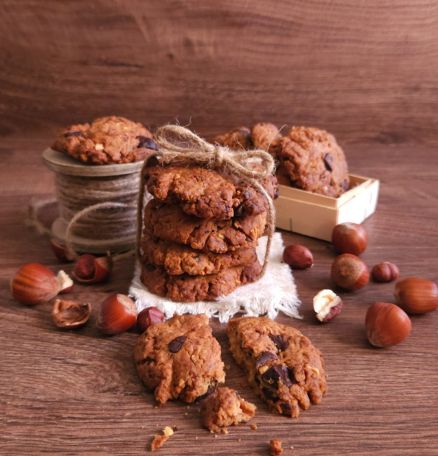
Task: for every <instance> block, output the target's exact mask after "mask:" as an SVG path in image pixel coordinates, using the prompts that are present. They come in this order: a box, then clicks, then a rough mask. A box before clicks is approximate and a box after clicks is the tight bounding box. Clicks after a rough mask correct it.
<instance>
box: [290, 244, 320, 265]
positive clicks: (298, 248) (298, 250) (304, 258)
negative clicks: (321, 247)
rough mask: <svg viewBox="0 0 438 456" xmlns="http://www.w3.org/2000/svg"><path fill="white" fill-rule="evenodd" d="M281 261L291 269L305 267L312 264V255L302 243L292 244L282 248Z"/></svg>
mask: <svg viewBox="0 0 438 456" xmlns="http://www.w3.org/2000/svg"><path fill="white" fill-rule="evenodd" d="M283 261H284V262H285V263H286V264H288V265H289V266H291V267H292V269H307V268H310V267H311V266H313V255H312V252H311V251H310V250H309V249H308V248H307V247H304V245H300V244H292V245H288V246H287V247H286V248H285V249H284V251H283Z"/></svg>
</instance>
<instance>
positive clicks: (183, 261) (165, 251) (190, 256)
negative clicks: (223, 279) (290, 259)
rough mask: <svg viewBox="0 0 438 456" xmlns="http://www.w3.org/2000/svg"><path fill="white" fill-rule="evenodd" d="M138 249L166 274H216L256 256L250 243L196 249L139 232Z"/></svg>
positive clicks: (251, 259) (144, 259)
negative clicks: (229, 248)
mask: <svg viewBox="0 0 438 456" xmlns="http://www.w3.org/2000/svg"><path fill="white" fill-rule="evenodd" d="M141 252H142V254H141V259H142V261H143V262H144V263H146V264H152V265H154V266H162V267H163V269H164V271H165V272H166V273H167V274H169V275H181V274H188V275H191V276H195V275H207V274H217V273H218V272H221V271H223V270H224V269H227V268H231V267H233V266H240V265H243V264H248V263H253V262H254V261H255V260H256V259H257V254H256V251H255V248H254V247H249V248H243V249H239V250H234V251H232V252H229V253H224V254H217V253H211V252H200V251H199V250H193V249H191V248H190V247H186V246H183V245H179V244H175V243H174V242H168V241H163V240H161V239H157V238H154V237H152V236H150V235H149V234H148V233H144V234H143V236H142V239H141Z"/></svg>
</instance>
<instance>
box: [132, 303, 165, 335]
mask: <svg viewBox="0 0 438 456" xmlns="http://www.w3.org/2000/svg"><path fill="white" fill-rule="evenodd" d="M163 321H164V313H163V312H161V310H160V309H157V308H156V307H148V308H146V309H143V310H142V311H141V312H140V313H139V314H138V315H137V327H138V329H139V330H140V331H141V332H143V331H146V329H147V328H149V326H151V325H154V324H156V323H161V322H163Z"/></svg>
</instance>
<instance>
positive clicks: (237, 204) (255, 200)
mask: <svg viewBox="0 0 438 456" xmlns="http://www.w3.org/2000/svg"><path fill="white" fill-rule="evenodd" d="M144 173H145V178H146V185H147V189H148V191H149V192H150V193H151V194H152V195H153V196H154V197H155V198H156V199H157V200H159V201H161V202H164V203H175V204H178V205H179V206H180V207H181V209H182V210H183V211H184V212H186V213H187V214H190V215H196V216H197V217H201V218H214V219H219V220H225V219H229V218H231V217H234V216H235V215H239V216H242V215H254V214H259V213H260V212H263V211H266V210H267V207H268V205H267V202H266V198H265V197H264V196H263V195H262V194H261V193H260V192H258V191H257V190H256V189H255V188H253V187H251V186H250V185H248V184H240V183H233V181H232V178H231V177H226V176H224V175H222V174H219V173H218V172H217V171H215V170H213V169H206V168H201V167H182V166H167V167H164V166H151V167H147V168H146V169H145V170H144ZM265 181H266V183H265V187H266V189H267V191H268V193H270V196H271V197H272V198H273V197H274V196H275V193H276V190H277V188H276V186H275V177H274V176H270V177H269V178H266V179H265Z"/></svg>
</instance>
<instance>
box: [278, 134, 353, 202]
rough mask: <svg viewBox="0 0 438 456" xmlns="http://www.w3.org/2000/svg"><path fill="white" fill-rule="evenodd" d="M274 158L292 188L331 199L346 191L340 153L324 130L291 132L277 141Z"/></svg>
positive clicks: (345, 179) (343, 160)
mask: <svg viewBox="0 0 438 456" xmlns="http://www.w3.org/2000/svg"><path fill="white" fill-rule="evenodd" d="M277 154H278V158H279V160H280V163H281V166H282V168H283V170H284V172H285V173H286V174H287V175H288V177H289V179H290V182H291V184H292V185H293V186H294V187H298V188H301V189H303V190H307V191H310V192H314V193H320V194H322V195H327V196H332V197H338V196H340V195H341V194H342V193H344V192H345V191H346V190H348V188H349V176H348V166H347V161H346V159H345V155H344V151H343V150H342V149H341V147H340V146H339V145H338V143H337V142H336V139H335V137H334V136H333V135H331V134H330V133H328V132H326V131H324V130H320V129H318V128H310V127H293V128H291V130H290V131H289V133H288V134H287V135H285V136H284V137H283V138H282V139H281V140H280V144H279V147H278V151H277Z"/></svg>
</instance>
